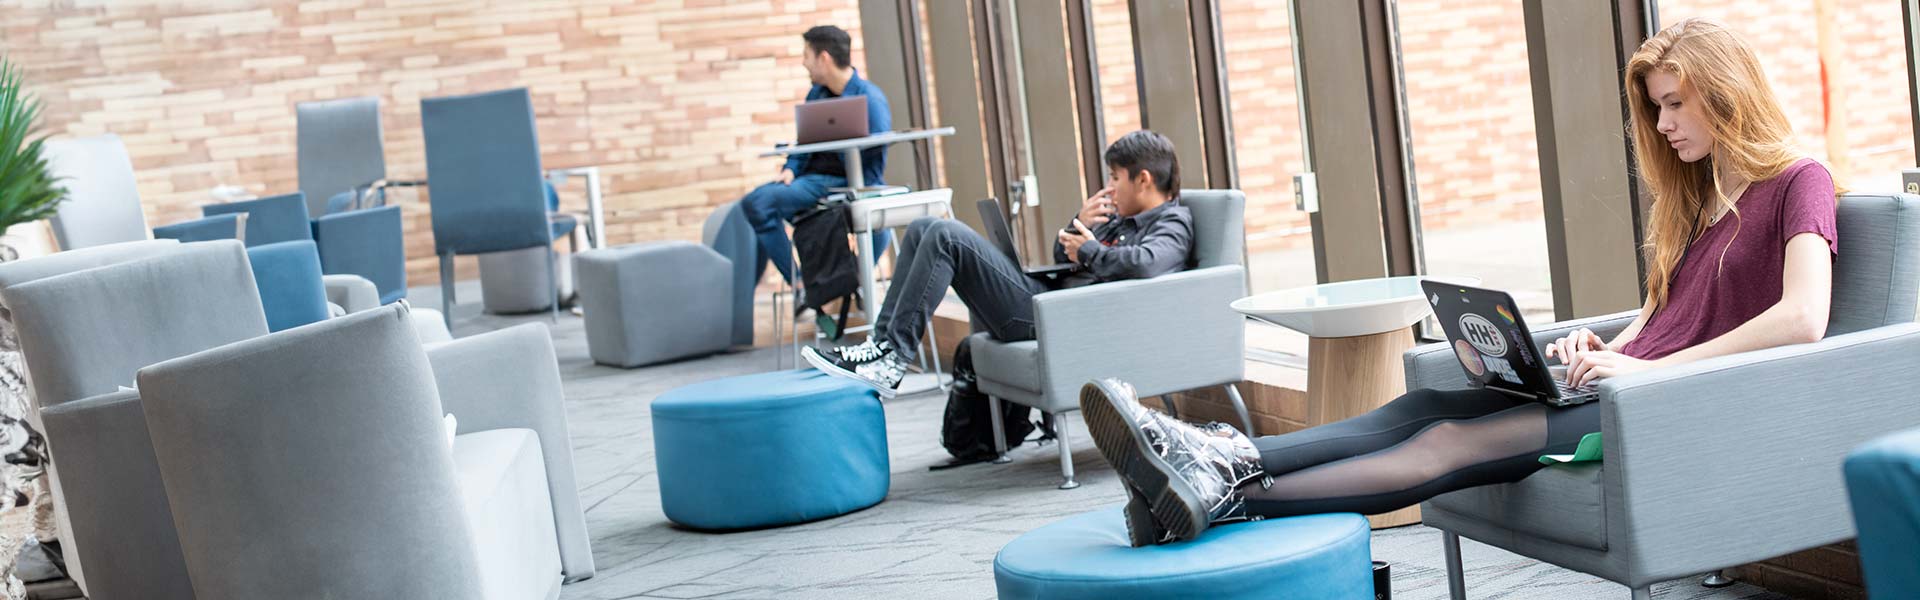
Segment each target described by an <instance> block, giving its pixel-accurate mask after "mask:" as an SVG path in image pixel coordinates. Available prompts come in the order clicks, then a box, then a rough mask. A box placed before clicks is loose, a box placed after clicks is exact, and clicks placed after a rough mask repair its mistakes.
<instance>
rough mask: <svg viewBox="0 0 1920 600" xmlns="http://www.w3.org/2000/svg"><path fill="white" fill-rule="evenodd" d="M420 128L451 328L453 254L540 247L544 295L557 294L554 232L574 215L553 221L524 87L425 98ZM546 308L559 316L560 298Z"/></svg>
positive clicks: (568, 225)
mask: <svg viewBox="0 0 1920 600" xmlns="http://www.w3.org/2000/svg"><path fill="white" fill-rule="evenodd" d="M420 127H421V130H422V132H423V133H424V135H425V138H426V146H427V148H426V150H427V183H428V185H429V186H431V187H432V188H433V193H432V194H431V195H429V196H428V202H429V203H430V204H431V206H432V216H433V245H434V254H435V255H437V256H439V257H440V295H441V300H442V303H441V307H442V309H443V311H442V312H443V314H444V315H445V318H446V322H447V328H448V330H452V328H453V306H454V303H455V298H454V291H453V284H454V279H453V257H454V256H455V255H459V254H485V253H490V252H504V251H508V250H521V249H526V248H545V249H546V252H547V254H548V256H547V260H546V261H544V262H545V263H546V265H547V286H548V287H547V289H548V291H549V292H550V295H549V296H548V297H557V296H558V295H559V287H560V285H559V279H558V274H557V272H556V269H555V268H554V261H553V258H554V257H553V240H554V238H555V237H557V236H556V235H555V233H556V231H561V232H564V231H568V230H571V229H572V227H573V225H572V220H571V219H566V220H563V221H561V222H562V223H565V224H564V225H560V224H556V223H555V221H554V219H553V218H552V216H553V209H552V205H551V201H550V196H549V195H548V193H547V188H546V181H545V178H544V177H543V175H542V173H543V171H542V169H541V167H540V144H539V140H538V139H537V137H536V135H535V131H534V124H533V100H532V99H531V97H529V96H528V94H527V90H526V88H515V89H509V90H500V91H495V92H485V93H480V94H471V95H465V96H447V97H441V98H427V99H423V100H421V101H420ZM550 307H551V311H552V313H551V314H552V317H553V318H555V319H557V318H558V317H559V314H560V313H559V310H560V306H559V303H558V302H554V303H552V304H551V305H550Z"/></svg>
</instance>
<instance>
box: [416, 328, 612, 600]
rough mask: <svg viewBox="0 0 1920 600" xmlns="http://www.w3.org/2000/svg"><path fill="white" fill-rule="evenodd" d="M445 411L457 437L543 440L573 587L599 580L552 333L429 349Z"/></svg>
mask: <svg viewBox="0 0 1920 600" xmlns="http://www.w3.org/2000/svg"><path fill="white" fill-rule="evenodd" d="M427 359H428V360H429V361H430V362H431V363H432V365H433V378H434V381H435V383H436V384H437V385H438V387H439V391H440V405H441V406H442V407H443V408H444V409H445V410H446V411H447V412H450V413H453V416H454V418H455V419H457V420H458V421H459V431H458V433H471V432H475V431H487V430H492V429H506V428H512V427H520V428H526V429H532V430H533V431H534V432H535V433H537V434H539V436H540V453H541V455H542V457H543V459H544V460H545V462H546V467H547V492H548V494H549V496H550V497H551V498H552V500H553V518H554V531H555V533H556V534H558V537H559V540H560V564H561V566H562V569H561V570H562V571H564V572H565V573H566V579H567V581H576V580H580V579H585V578H588V577H592V576H593V570H594V567H593V551H592V547H591V546H590V544H589V541H588V539H587V521H586V514H585V512H584V511H583V510H582V509H581V506H580V494H579V491H578V490H579V487H578V486H577V485H576V484H575V480H574V471H573V440H572V436H571V435H570V434H569V433H568V428H567V413H566V406H565V401H566V398H565V395H564V394H563V392H562V389H561V386H560V367H559V362H558V361H557V360H556V359H555V357H554V353H553V340H552V338H550V337H549V336H548V334H547V328H546V327H545V326H544V325H540V324H537V323H533V324H526V325H521V326H518V327H511V328H508V329H502V330H499V331H493V332H489V333H483V334H480V335H474V336H468V337H464V338H460V339H457V340H452V341H448V342H441V343H438V344H431V345H428V346H427Z"/></svg>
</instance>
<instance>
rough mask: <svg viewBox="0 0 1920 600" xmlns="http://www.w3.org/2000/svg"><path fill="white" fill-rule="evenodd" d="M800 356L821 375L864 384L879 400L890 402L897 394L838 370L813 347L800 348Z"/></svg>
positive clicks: (857, 375)
mask: <svg viewBox="0 0 1920 600" xmlns="http://www.w3.org/2000/svg"><path fill="white" fill-rule="evenodd" d="M800 356H802V357H804V358H806V359H807V364H810V365H813V368H815V369H819V370H820V372H821V373H826V374H828V375H832V376H834V377H839V378H841V379H851V380H854V381H858V382H860V383H863V384H866V386H867V387H870V388H873V391H875V392H879V393H880V397H881V398H886V399H889V400H891V399H893V396H894V394H897V393H899V390H896V389H893V388H885V387H880V386H879V385H878V384H875V383H874V382H873V381H872V380H870V379H867V378H865V377H861V376H860V374H859V373H855V372H853V371H848V370H846V369H842V368H840V366H839V365H836V364H833V361H830V360H827V357H825V356H821V355H820V351H818V350H814V349H813V346H805V347H802V348H800Z"/></svg>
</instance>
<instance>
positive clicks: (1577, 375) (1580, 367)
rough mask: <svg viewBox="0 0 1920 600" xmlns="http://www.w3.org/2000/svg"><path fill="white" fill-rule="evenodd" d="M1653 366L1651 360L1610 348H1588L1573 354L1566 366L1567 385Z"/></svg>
mask: <svg viewBox="0 0 1920 600" xmlns="http://www.w3.org/2000/svg"><path fill="white" fill-rule="evenodd" d="M1654 366H1656V365H1655V364H1654V362H1653V361H1650V360H1642V359H1638V358H1634V357H1631V356H1627V355H1625V354H1621V353H1619V352H1614V351H1612V350H1588V351H1585V352H1581V353H1579V354H1575V355H1573V362H1572V363H1571V364H1569V365H1568V367H1567V387H1576V388H1577V387H1582V386H1586V385H1590V384H1592V383H1593V382H1595V381H1599V380H1601V379H1605V378H1608V377H1619V376H1621V375H1625V374H1628V373H1637V372H1640V371H1645V370H1647V369H1651V368H1653V367H1654Z"/></svg>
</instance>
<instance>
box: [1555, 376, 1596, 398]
mask: <svg viewBox="0 0 1920 600" xmlns="http://www.w3.org/2000/svg"><path fill="white" fill-rule="evenodd" d="M1553 387H1554V388H1555V389H1557V390H1559V392H1560V397H1562V398H1567V397H1571V396H1585V395H1589V394H1593V393H1594V392H1596V391H1598V389H1599V388H1596V387H1594V386H1593V384H1591V383H1589V384H1587V385H1583V386H1579V387H1572V386H1569V385H1567V381H1566V380H1564V379H1560V378H1558V377H1556V378H1554V380H1553Z"/></svg>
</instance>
